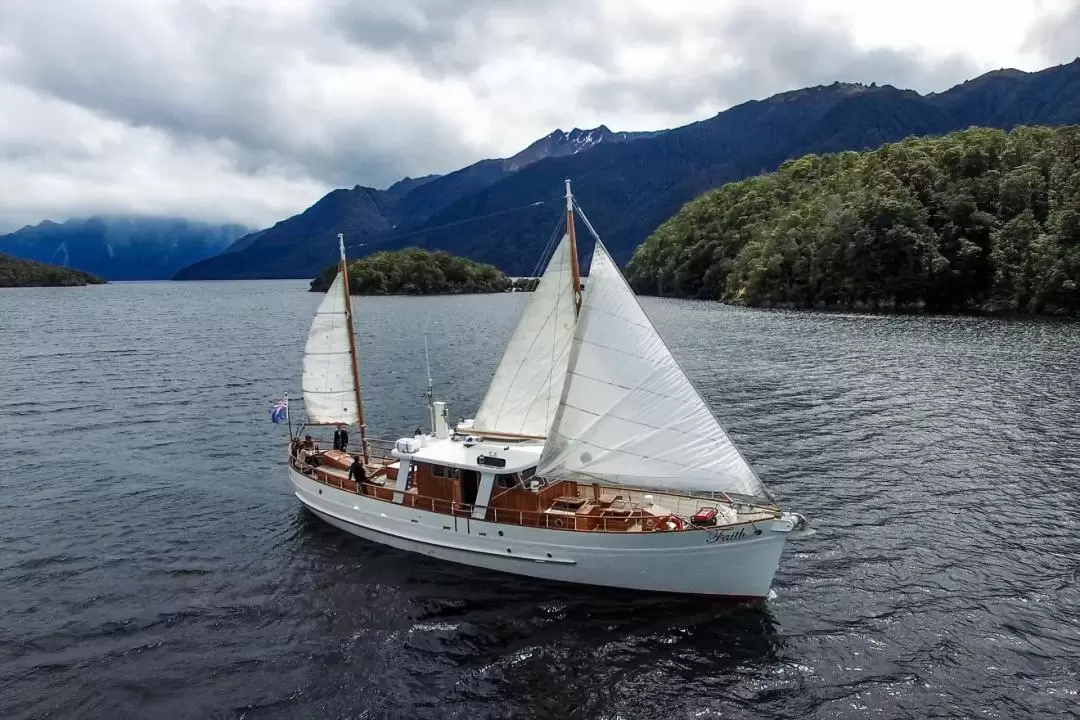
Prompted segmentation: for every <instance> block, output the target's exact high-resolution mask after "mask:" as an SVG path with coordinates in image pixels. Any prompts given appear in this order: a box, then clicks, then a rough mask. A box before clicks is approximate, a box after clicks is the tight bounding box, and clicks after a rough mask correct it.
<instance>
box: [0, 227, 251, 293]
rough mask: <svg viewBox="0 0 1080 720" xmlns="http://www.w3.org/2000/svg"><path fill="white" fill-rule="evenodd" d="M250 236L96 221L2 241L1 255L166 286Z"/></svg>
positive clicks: (240, 230) (22, 232)
mask: <svg viewBox="0 0 1080 720" xmlns="http://www.w3.org/2000/svg"><path fill="white" fill-rule="evenodd" d="M250 232H251V229H250V228H247V227H244V226H242V225H214V224H210V223H203V222H196V221H192V220H184V219H180V218H165V217H146V216H131V215H96V216H94V217H90V218H81V219H74V220H68V221H66V222H63V223H56V222H52V221H51V220H46V221H44V222H41V223H38V224H37V225H27V226H26V227H23V228H21V229H19V230H16V231H15V232H13V233H9V234H7V235H0V252H5V253H9V254H11V255H14V256H16V257H20V258H23V259H26V260H34V261H37V262H43V263H51V264H55V265H60V266H63V267H68V268H74V269H78V270H83V271H86V272H88V273H92V274H94V275H99V276H101V277H103V278H105V279H107V280H166V279H168V278H171V277H172V276H173V275H174V274H175V273H176V271H177V270H179V269H180V268H182V267H184V266H186V265H190V264H191V263H193V262H197V261H199V260H202V259H203V258H206V257H211V256H214V255H217V254H218V253H221V252H223V251H225V250H226V249H227V248H228V247H229V246H230V245H231V244H232V243H233V242H234V241H235V240H236V239H237V238H240V237H242V236H244V235H247V234H250Z"/></svg>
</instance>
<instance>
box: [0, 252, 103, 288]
mask: <svg viewBox="0 0 1080 720" xmlns="http://www.w3.org/2000/svg"><path fill="white" fill-rule="evenodd" d="M104 282H105V281H104V280H102V279H101V278H99V277H97V276H96V275H91V274H90V273H86V272H83V271H81V270H72V269H71V268H66V267H60V266H58V265H47V264H45V263H39V262H35V261H33V260H22V259H20V258H17V257H13V256H11V255H5V254H3V253H0V288H12V287H78V286H82V285H100V284H103V283H104Z"/></svg>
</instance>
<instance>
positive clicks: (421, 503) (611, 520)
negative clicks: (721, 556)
mask: <svg viewBox="0 0 1080 720" xmlns="http://www.w3.org/2000/svg"><path fill="white" fill-rule="evenodd" d="M290 465H291V466H292V463H291V462H290ZM292 469H293V470H294V471H295V472H299V473H300V474H301V475H303V476H304V477H306V478H310V479H311V480H314V481H315V482H317V483H319V484H321V485H325V486H327V487H331V488H334V489H339V490H342V491H343V492H350V493H353V494H355V495H360V496H362V497H366V498H369V499H372V500H378V501H381V502H385V503H390V504H398V505H402V506H407V507H412V508H415V509H417V510H422V511H424V512H431V513H435V514H437V515H446V516H448V517H454V516H455V515H458V516H461V514H462V513H464V514H471V513H472V511H473V510H474V509H475V508H481V507H482V508H483V509H484V517H483V518H477V520H478V521H482V522H489V523H492V524H496V525H511V526H515V527H535V528H537V529H543V530H561V531H564V532H593V533H595V532H613V533H627V532H630V530H629V529H628V526H629V525H632V524H634V523H637V522H641V523H642V525H643V529H642V530H639V531H636V532H639V533H640V534H643V535H648V534H650V533H652V532H656V531H654V530H650V529H644V525H645V524H646V521H647V520H648V519H650V518H654V519H655V517H656V516H652V515H649V514H648V513H646V512H645V511H644V510H642V511H641V513H640V514H628V515H626V516H625V517H593V516H587V517H579V516H577V515H562V514H552V513H547V512H545V511H544V510H515V509H509V508H497V507H493V506H491V505H487V506H480V505H471V504H467V503H459V502H454V501H452V500H446V499H445V498H436V497H431V496H428V495H419V494H417V493H415V492H408V491H405V492H403V493H402V495H403V496H404V497H403V502H402V503H395V502H394V501H393V499H392V497H391V498H384V497H381V496H379V495H377V494H374V493H372V494H369V493H365V492H362V491H361V490H360V489H359V488H358V489H357V490H355V491H353V490H351V489H346V488H343V487H341V485H339V484H337V483H333V482H327V481H326V480H324V479H322V478H321V477H319V474H318V468H315V467H309V468H304V469H300V468H297V467H295V466H293V467H292ZM305 469H309V470H310V472H305ZM370 487H381V486H374V485H371V486H370ZM395 492H397V491H396V490H395ZM671 497H693V496H689V495H687V496H681V495H671ZM693 499H695V500H700V499H701V498H693ZM760 509H761V511H762V512H763V513H764V512H767V509H766V508H760ZM489 511H490V512H491V514H492V516H493V517H492V519H491V520H487V515H488V512H489ZM499 515H502V516H503V517H504V518H516V519H517V522H512V521H510V522H508V521H507V520H505V519H504V520H500V518H499ZM527 517H528V518H529V519H535V520H536V521H537V522H536V524H530V523H526V522H525V520H526V518H527ZM555 518H561V519H562V520H563V522H564V523H565V525H564V526H563V527H559V526H558V525H556V524H554V521H555ZM764 522H768V519H765V518H759V519H755V520H744V521H742V522H737V523H734V524H731V525H723V526H717V527H715V528H714V527H698V526H696V525H692V524H690V523H687V524H686V526H685V527H684V528H682V529H681V530H678V529H676V530H666V531H663V532H695V531H696V532H715V531H716V530H721V531H722V532H727V531H728V530H737V529H739V528H744V527H756V524H757V523H764ZM579 524H580V525H584V526H585V527H579ZM609 524H610V525H611V526H613V527H610V528H609ZM395 537H396V536H395Z"/></svg>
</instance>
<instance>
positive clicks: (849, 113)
mask: <svg viewBox="0 0 1080 720" xmlns="http://www.w3.org/2000/svg"><path fill="white" fill-rule="evenodd" d="M1069 123H1080V58H1078V60H1077V61H1075V62H1072V63H1069V64H1067V65H1060V66H1057V67H1053V68H1049V69H1046V70H1042V71H1040V72H1035V73H1026V72H1021V71H1017V70H999V71H994V72H991V73H987V74H986V75H983V76H981V77H978V78H975V79H973V80H970V81H967V82H965V83H962V84H960V85H957V86H955V87H953V88H951V89H949V90H947V91H945V92H942V93H932V94H929V95H920V94H919V93H916V92H914V91H912V90H899V89H897V88H895V87H892V86H891V85H881V86H878V85H876V84H871V85H862V84H854V83H840V82H836V83H833V84H832V85H827V86H816V87H812V88H804V89H801V90H794V91H790V92H785V93H780V94H778V95H774V96H772V97H770V98H767V99H765V100H751V101H749V102H746V103H742V104H740V105H737V106H735V107H732V108H730V109H728V110H725V111H723V112H720V113H718V114H716V115H715V116H713V117H711V118H708V119H706V120H702V121H699V122H696V123H691V124H689V125H685V126H683V127H679V128H674V129H672V130H664V131H657V132H651V133H614V132H612V131H610V130H608V129H607V128H606V127H605V126H600V127H599V128H594V129H593V130H584V131H582V130H574V131H571V132H570V133H565V132H562V131H555V132H553V133H551V134H550V135H548V136H546V137H544V138H541V139H540V140H538V141H536V142H534V143H532V144H531V145H530V146H529V147H527V148H525V149H524V150H522V151H521V152H520V153H518V154H516V155H514V156H513V157H511V158H507V159H494V160H482V161H480V162H478V163H474V164H473V165H470V166H468V167H466V168H462V169H461V170H458V171H456V172H452V173H448V174H446V175H442V176H438V177H434V178H422V179H420V180H410V179H406V180H403V181H402V183H404V185H402V183H399V184H398V185H397V186H392V187H391V188H388V189H387V190H375V189H372V188H363V187H360V186H357V187H354V188H353V189H352V190H335V191H334V192H332V193H330V194H328V195H327V196H326V197H324V198H323V199H321V200H320V201H319V202H317V203H316V204H315V205H313V206H312V207H311V208H309V209H308V210H306V211H305V212H304V213H301V214H300V215H296V216H293V217H292V218H289V219H287V220H283V221H282V222H279V223H277V224H276V225H275V226H274V227H272V228H268V229H266V230H262V231H259V233H257V236H256V237H250V236H249V237H248V238H243V239H241V240H240V241H238V243H237V246H239V249H238V250H234V251H233V252H230V253H227V254H225V255H221V256H218V257H214V258H209V259H207V260H204V261H202V262H199V263H196V264H195V265H193V266H191V267H188V268H185V269H184V270H182V271H180V272H179V273H178V274H177V276H176V277H177V279H227V278H238V277H250V278H259V277H266V278H269V277H305V278H310V277H314V276H315V275H317V274H318V273H319V272H321V271H322V269H323V268H324V267H326V265H328V264H330V263H332V262H333V260H334V256H335V251H336V241H335V236H336V233H338V232H345V233H346V235H347V238H348V242H349V246H350V257H354V258H355V257H361V256H363V255H366V254H370V253H372V252H376V251H379V250H395V249H400V248H403V247H408V246H417V247H423V248H428V249H439V250H446V251H448V252H451V253H453V254H455V255H462V256H465V257H468V258H470V259H473V260H476V261H479V262H487V263H491V264H494V265H495V266H497V267H498V268H500V269H501V270H503V271H504V272H506V273H507V274H509V275H515V276H517V275H528V274H530V273H532V272H533V270H534V268H535V266H536V263H537V260H538V259H539V256H540V254H541V251H542V249H543V248H544V246H545V245H546V243H547V240H548V239H549V237H550V235H551V233H552V232H553V230H554V229H555V225H556V223H558V222H559V220H560V217H561V213H560V212H559V210H558V205H559V203H560V195H561V194H562V185H563V179H564V178H571V180H572V181H573V183H574V188H575V194H576V195H577V197H578V199H579V201H580V203H581V205H582V207H583V208H584V209H585V211H586V212H587V213H588V215H589V218H590V220H591V221H592V223H593V225H594V226H595V227H596V228H597V230H598V231H599V232H600V233H601V234H602V235H603V236H604V241H605V243H606V244H607V246H608V247H609V249H610V250H611V251H612V254H613V255H614V257H615V259H616V261H618V262H620V263H625V262H626V261H627V260H629V258H630V256H631V254H632V253H633V251H634V249H635V248H636V247H637V246H638V244H640V243H641V242H642V241H643V240H644V239H645V238H646V237H647V236H648V235H649V234H650V233H651V232H652V231H653V230H655V229H656V228H657V227H658V226H659V225H660V224H661V223H663V222H664V221H665V220H667V219H668V218H669V217H671V216H672V215H674V214H675V213H676V212H677V211H678V210H679V209H680V208H681V207H682V206H683V205H684V204H685V203H687V202H688V201H690V200H692V199H693V198H694V197H696V196H697V195H699V194H700V193H702V192H703V191H705V190H708V189H711V188H714V187H718V186H720V185H723V184H724V183H727V182H730V181H733V180H740V179H742V178H745V177H747V176H750V175H759V174H762V173H766V172H770V171H772V170H775V169H776V168H778V167H779V166H780V165H781V163H783V162H784V161H785V160H788V159H791V158H795V157H800V156H802V155H806V154H808V153H822V152H836V151H843V150H865V149H872V148H875V147H878V146H880V145H882V144H884V143H886V142H893V141H898V140H901V139H903V138H905V137H908V136H912V135H918V136H922V135H942V134H945V133H948V132H952V131H954V130H959V129H963V128H966V127H968V126H971V125H979V126H986V127H995V128H1001V129H1005V130H1008V129H1011V128H1013V127H1015V126H1017V125H1021V124H1024V125H1063V124H1069ZM399 186H400V187H399ZM395 188H397V190H396V191H395ZM538 201H540V202H542V203H543V204H542V205H539V206H537V205H535V203H537V202H538Z"/></svg>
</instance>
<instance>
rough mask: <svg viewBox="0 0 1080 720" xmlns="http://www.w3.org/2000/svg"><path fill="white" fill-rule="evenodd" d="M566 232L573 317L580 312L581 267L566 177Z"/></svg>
mask: <svg viewBox="0 0 1080 720" xmlns="http://www.w3.org/2000/svg"><path fill="white" fill-rule="evenodd" d="M566 233H567V234H568V235H569V236H570V271H571V272H572V273H573V276H574V317H577V316H578V315H579V314H580V313H581V268H580V267H579V266H578V249H577V233H576V232H574V196H573V195H571V194H570V179H569V178H567V179H566Z"/></svg>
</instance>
